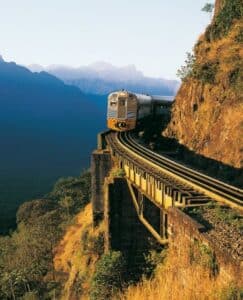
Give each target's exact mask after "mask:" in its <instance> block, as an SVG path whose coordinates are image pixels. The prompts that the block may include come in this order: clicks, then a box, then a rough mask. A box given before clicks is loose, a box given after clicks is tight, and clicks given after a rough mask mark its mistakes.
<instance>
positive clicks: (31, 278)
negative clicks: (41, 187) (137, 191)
mask: <svg viewBox="0 0 243 300" xmlns="http://www.w3.org/2000/svg"><path fill="white" fill-rule="evenodd" d="M89 195H90V174H89V173H88V172H86V173H84V174H82V175H81V176H80V177H78V178H68V179H61V180H59V181H58V182H57V184H56V185H55V187H54V189H53V191H52V192H51V193H50V194H49V195H46V197H45V198H44V199H38V200H33V201H29V202H26V203H24V204H22V205H21V206H20V208H19V210H18V212H17V229H16V231H14V232H13V233H12V234H10V235H9V236H2V237H0V299H20V298H21V297H23V299H35V298H34V297H37V299H39V298H41V299H51V298H52V297H53V293H55V294H56V296H57V295H58V293H59V289H60V284H59V282H58V281H57V280H56V273H55V269H54V265H53V258H54V252H53V249H54V247H55V245H56V244H57V242H58V241H59V240H60V238H61V237H62V234H63V230H64V228H65V227H66V225H67V224H70V222H71V220H72V218H73V217H74V215H75V214H76V213H77V211H78V210H80V209H81V208H82V207H84V205H85V204H86V203H87V202H88V199H89Z"/></svg>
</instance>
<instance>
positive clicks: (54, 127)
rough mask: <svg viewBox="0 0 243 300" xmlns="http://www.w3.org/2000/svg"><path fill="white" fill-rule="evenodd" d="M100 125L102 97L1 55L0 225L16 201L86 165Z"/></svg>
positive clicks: (11, 217)
mask: <svg viewBox="0 0 243 300" xmlns="http://www.w3.org/2000/svg"><path fill="white" fill-rule="evenodd" d="M104 128H105V98H104V97H98V96H97V95H95V96H92V95H85V94H84V93H82V92H81V91H80V89H78V88H76V87H73V86H69V85H65V84H64V83H63V82H62V81H61V80H60V79H57V78H56V77H54V76H52V75H50V74H48V73H46V72H40V73H32V72H30V71H29V70H28V69H26V68H24V67H22V66H19V65H17V64H15V63H13V62H11V63H8V62H5V61H3V59H1V60H0V136H1V140H0V144H1V152H0V153H1V155H0V228H1V229H2V230H3V227H4V226H5V225H7V227H8V226H10V225H11V224H12V222H13V220H14V216H15V210H16V208H17V206H18V205H19V204H20V203H21V202H23V201H26V200H29V199H33V198H36V197H38V196H40V195H43V194H45V193H46V192H47V191H48V190H49V189H50V187H51V185H52V184H53V182H55V180H56V179H57V178H58V177H61V176H69V175H77V174H79V172H80V171H81V169H82V168H86V167H88V166H89V156H90V152H91V151H92V149H94V148H95V145H96V134H97V132H99V131H101V130H103V129H104ZM5 229H6V228H5Z"/></svg>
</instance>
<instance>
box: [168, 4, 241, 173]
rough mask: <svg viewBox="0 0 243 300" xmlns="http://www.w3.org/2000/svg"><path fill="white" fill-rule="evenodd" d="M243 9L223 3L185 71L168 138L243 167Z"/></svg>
mask: <svg viewBox="0 0 243 300" xmlns="http://www.w3.org/2000/svg"><path fill="white" fill-rule="evenodd" d="M242 43H243V4H242V2H241V1H240V0H224V1H222V0H217V1H216V3H215V13H214V17H213V19H212V23H211V24H210V25H209V26H208V28H207V29H206V31H205V33H204V34H203V35H202V36H201V37H199V40H198V42H197V43H196V45H195V47H194V54H193V55H191V56H190V57H189V60H188V61H187V65H186V66H185V67H184V68H183V69H181V70H182V72H181V73H182V76H181V77H182V79H183V82H182V85H181V87H180V89H179V91H178V94H177V96H176V101H175V104H174V106H173V109H172V118H171V121H170V123H169V125H168V126H167V128H166V129H165V131H164V132H163V135H164V136H167V137H172V138H176V139H177V140H178V141H179V142H180V143H181V144H183V145H185V146H186V147H188V148H189V149H191V150H193V151H195V152H197V153H198V154H201V155H203V156H206V157H209V158H212V159H215V160H217V161H220V162H222V163H224V164H227V165H230V166H233V167H235V168H241V167H243V82H242V77H243V47H242Z"/></svg>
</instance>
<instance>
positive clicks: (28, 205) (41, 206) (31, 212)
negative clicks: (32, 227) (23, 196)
mask: <svg viewBox="0 0 243 300" xmlns="http://www.w3.org/2000/svg"><path fill="white" fill-rule="evenodd" d="M57 207H58V205H57V203H55V202H54V201H52V200H49V199H38V200H33V201H28V202H24V203H23V204H21V205H20V207H19V209H18V211H17V214H16V220H17V223H18V224H19V223H21V222H23V223H25V224H28V223H33V222H35V221H36V219H37V218H38V217H40V216H42V215H44V214H45V213H47V212H49V211H51V210H54V209H57Z"/></svg>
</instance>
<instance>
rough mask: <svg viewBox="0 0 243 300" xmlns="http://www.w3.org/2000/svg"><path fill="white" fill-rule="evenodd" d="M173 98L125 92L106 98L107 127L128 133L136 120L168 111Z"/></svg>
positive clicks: (114, 93) (115, 93) (134, 125)
mask: <svg viewBox="0 0 243 300" xmlns="http://www.w3.org/2000/svg"><path fill="white" fill-rule="evenodd" d="M173 100H174V97H171V96H149V95H143V94H136V93H131V92H128V91H125V90H121V91H117V92H113V93H111V94H109V96H108V107H107V127H108V128H109V129H112V130H115V131H129V130H132V129H134V128H135V127H136V124H137V122H138V120H140V119H142V118H144V117H146V116H149V115H151V114H156V115H157V114H164V113H166V112H168V110H170V108H171V105H172V103H173Z"/></svg>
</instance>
